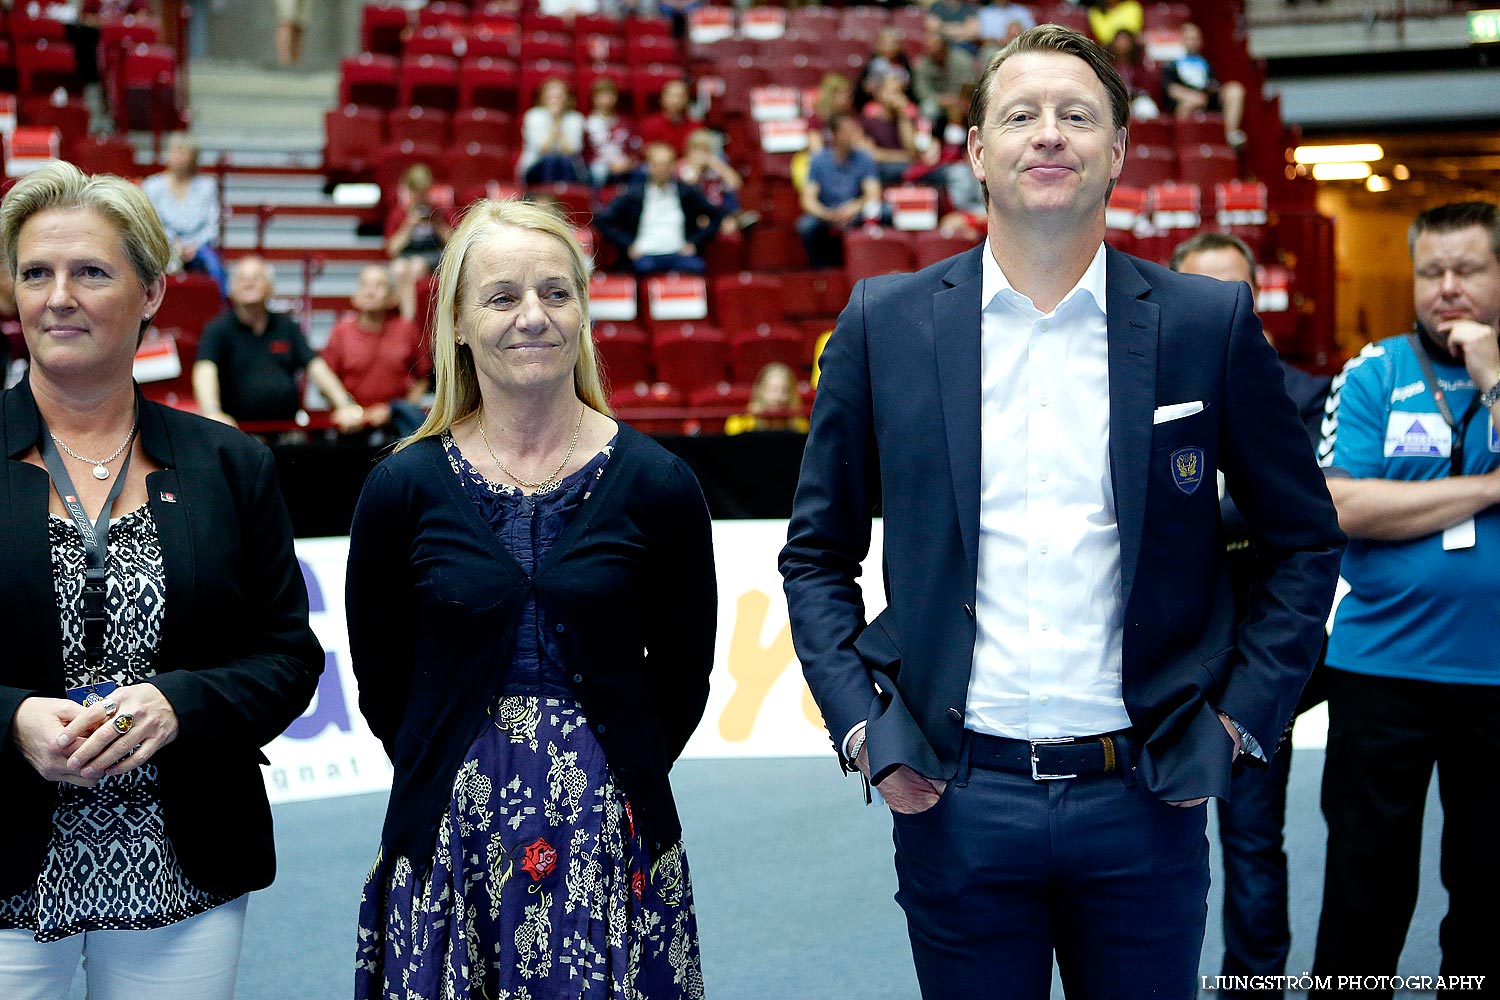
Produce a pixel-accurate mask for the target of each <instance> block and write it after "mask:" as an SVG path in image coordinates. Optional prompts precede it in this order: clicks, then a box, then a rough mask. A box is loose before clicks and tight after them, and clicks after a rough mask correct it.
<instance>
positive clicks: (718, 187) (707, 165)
mask: <svg viewBox="0 0 1500 1000" xmlns="http://www.w3.org/2000/svg"><path fill="white" fill-rule="evenodd" d="M677 179H678V180H679V181H681V182H683V183H684V184H691V185H692V186H693V187H696V188H697V189H698V190H700V191H702V192H703V194H704V195H705V196H706V197H707V198H708V201H709V204H711V205H713V206H714V208H716V209H717V210H718V212H719V217H720V218H721V219H722V220H723V221H722V222H721V223H720V225H719V231H720V232H723V233H733V232H738V231H739V230H741V229H744V228H745V227H746V226H753V225H755V223H756V222H757V221H759V219H760V215H759V214H758V213H756V212H746V211H743V210H742V209H741V206H740V188H742V187H744V185H745V182H744V180H743V178H741V177H740V173H739V171H738V170H735V169H734V168H733V167H731V166H730V165H729V163H728V161H726V160H725V159H724V157H723V156H722V155H720V153H719V135H718V133H717V132H715V131H714V130H713V129H707V128H700V129H698V130H697V131H696V132H694V133H693V134H692V135H690V136H688V141H687V152H686V153H684V154H683V157H682V160H681V161H679V162H678V164H677Z"/></svg>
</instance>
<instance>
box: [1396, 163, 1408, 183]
mask: <svg viewBox="0 0 1500 1000" xmlns="http://www.w3.org/2000/svg"><path fill="white" fill-rule="evenodd" d="M1391 176H1392V177H1394V178H1396V180H1398V181H1405V180H1411V170H1410V169H1409V168H1408V167H1407V165H1406V164H1404V163H1398V164H1396V165H1395V166H1394V167H1392V168H1391Z"/></svg>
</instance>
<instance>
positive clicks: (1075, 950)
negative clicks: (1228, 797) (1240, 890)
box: [892, 748, 1209, 1000]
mask: <svg viewBox="0 0 1500 1000" xmlns="http://www.w3.org/2000/svg"><path fill="white" fill-rule="evenodd" d="M1124 756H1125V758H1126V761H1125V767H1124V770H1123V771H1122V772H1118V773H1112V774H1103V775H1095V776H1086V777H1080V778H1072V779H1067V780H1061V781H1036V780H1033V779H1032V778H1031V776H1030V775H1029V774H1028V775H1022V774H1012V773H1008V772H1002V771H993V770H986V769H981V768H970V767H969V764H968V753H967V748H966V749H965V752H964V755H963V761H962V763H961V764H960V766H959V770H958V773H957V774H956V775H955V776H954V780H953V781H952V782H950V783H949V785H948V787H947V789H946V791H945V792H944V793H943V796H942V798H940V799H939V800H938V802H937V804H936V805H934V806H933V807H932V808H931V809H929V810H927V811H925V812H922V813H919V814H916V815H901V814H899V813H893V814H892V816H893V817H894V823H895V842H896V874H897V876H898V881H899V889H898V891H897V893H896V901H897V902H898V903H900V904H901V907H902V909H903V910H905V911H906V918H907V928H908V931H909V933H910V936H911V943H912V953H913V956H914V958H915V962H916V969H917V980H918V982H919V983H920V985H921V989H922V997H923V1000H981V998H982V1000H1046V998H1047V997H1048V996H1049V994H1050V990H1051V982H1052V963H1053V956H1054V954H1055V955H1056V959H1057V965H1058V968H1059V970H1060V971H1061V973H1062V979H1063V987H1064V989H1065V990H1066V992H1067V995H1068V996H1069V997H1070V998H1097V1000H1133V998H1136V997H1140V998H1145V997H1152V998H1156V1000H1163V998H1165V1000H1192V998H1194V997H1196V996H1197V987H1198V958H1199V953H1200V952H1201V950H1202V947H1203V930H1204V923H1205V921H1206V920H1207V917H1208V880H1209V874H1208V837H1207V834H1206V827H1207V815H1208V813H1207V809H1206V807H1205V806H1202V805H1199V806H1196V807H1194V808H1191V809H1182V808H1178V807H1176V806H1171V805H1168V804H1166V803H1165V802H1162V801H1160V800H1159V799H1157V798H1155V797H1154V796H1152V795H1151V794H1150V793H1149V792H1147V791H1146V790H1145V789H1144V788H1142V787H1141V786H1140V785H1139V784H1138V783H1136V782H1135V781H1134V780H1133V769H1132V768H1131V767H1130V766H1129V754H1128V752H1127V753H1126V754H1125V755H1124Z"/></svg>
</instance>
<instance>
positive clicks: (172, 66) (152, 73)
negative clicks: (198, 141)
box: [115, 44, 184, 132]
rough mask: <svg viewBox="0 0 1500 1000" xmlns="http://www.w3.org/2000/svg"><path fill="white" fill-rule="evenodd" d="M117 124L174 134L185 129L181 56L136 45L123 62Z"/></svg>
mask: <svg viewBox="0 0 1500 1000" xmlns="http://www.w3.org/2000/svg"><path fill="white" fill-rule="evenodd" d="M116 80H117V85H116V86H117V88H118V89H117V91H116V93H117V95H118V96H117V98H116V100H117V102H118V103H117V104H116V106H115V124H116V125H117V126H122V127H124V128H127V129H146V130H149V131H153V132H171V131H176V130H178V129H181V128H182V127H183V125H184V120H183V114H182V95H181V94H180V93H179V91H178V87H177V53H176V52H175V51H174V50H173V49H170V48H168V47H166V46H165V45H145V44H142V45H135V46H132V47H131V48H130V49H129V51H127V52H126V53H125V55H124V57H123V58H122V59H121V61H120V68H119V71H118V72H117V73H116Z"/></svg>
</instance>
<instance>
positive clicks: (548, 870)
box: [521, 837, 557, 882]
mask: <svg viewBox="0 0 1500 1000" xmlns="http://www.w3.org/2000/svg"><path fill="white" fill-rule="evenodd" d="M521 867H522V868H523V869H525V870H526V871H528V872H530V873H531V881H533V882H540V881H541V880H542V879H544V878H546V877H547V876H548V875H551V874H552V873H553V872H554V871H556V870H557V849H556V848H555V847H553V846H552V845H551V844H549V843H547V838H545V837H538V838H536V843H534V844H527V845H526V857H525V859H524V860H522V862H521Z"/></svg>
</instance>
